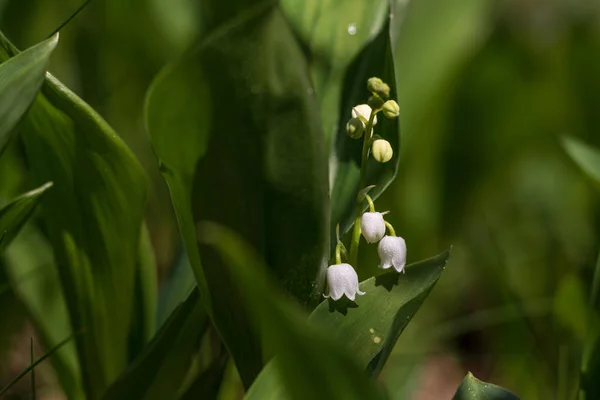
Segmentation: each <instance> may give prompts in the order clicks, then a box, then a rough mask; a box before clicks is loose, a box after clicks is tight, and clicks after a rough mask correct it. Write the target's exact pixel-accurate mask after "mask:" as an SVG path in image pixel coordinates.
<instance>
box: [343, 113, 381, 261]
mask: <svg viewBox="0 0 600 400" xmlns="http://www.w3.org/2000/svg"><path fill="white" fill-rule="evenodd" d="M375 114H376V111H375V110H371V115H370V116H369V122H367V127H366V129H365V137H364V139H363V146H362V157H361V161H360V182H359V184H358V190H359V192H360V191H361V190H363V188H364V187H365V186H367V182H366V181H367V160H368V159H369V147H370V145H371V137H372V136H373V121H374V120H375ZM362 212H363V207H362V200H360V201H357V203H356V212H355V215H356V217H355V218H354V229H353V231H352V242H351V244H350V257H349V259H350V260H349V261H350V265H352V266H354V268H357V267H358V263H357V261H358V245H359V243H360V217H361V215H362Z"/></svg>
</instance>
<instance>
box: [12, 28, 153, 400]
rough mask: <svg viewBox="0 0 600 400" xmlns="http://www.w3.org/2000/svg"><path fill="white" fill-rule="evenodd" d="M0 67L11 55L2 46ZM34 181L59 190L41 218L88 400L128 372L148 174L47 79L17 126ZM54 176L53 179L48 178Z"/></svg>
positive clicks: (49, 198)
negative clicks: (62, 292)
mask: <svg viewBox="0 0 600 400" xmlns="http://www.w3.org/2000/svg"><path fill="white" fill-rule="evenodd" d="M2 45H3V48H2V49H1V51H0V60H2V61H6V60H7V59H8V57H10V56H15V55H16V50H15V48H14V47H13V46H12V45H10V43H8V41H7V40H6V39H3V40H2ZM21 138H22V140H23V143H24V147H25V152H26V154H27V157H28V160H29V162H30V167H31V170H32V173H33V175H34V176H35V179H36V181H38V182H47V181H52V182H54V188H53V190H52V191H51V192H50V194H49V195H48V196H46V198H45V202H44V205H43V207H42V218H43V220H44V222H45V224H46V227H47V230H48V236H49V238H50V240H51V242H52V245H53V248H54V254H55V257H56V261H57V267H58V269H59V277H60V280H61V285H62V288H63V291H64V295H65V299H66V301H67V306H68V308H69V315H70V319H71V324H72V327H73V331H74V332H80V333H81V334H80V335H77V337H76V344H77V349H78V357H79V362H80V365H81V368H82V369H83V370H84V371H85V373H84V374H82V378H83V382H84V387H85V391H86V394H87V396H88V398H90V399H95V398H98V397H99V396H100V394H101V393H102V392H103V391H104V390H105V389H106V387H107V385H108V384H109V383H110V382H111V381H112V380H113V379H115V378H116V376H117V375H118V374H119V373H120V372H121V371H122V370H123V369H124V368H125V366H126V365H127V362H128V354H129V350H128V347H129V340H130V338H129V330H130V327H131V323H132V321H133V318H134V301H133V297H132V296H131V295H130V294H131V293H134V292H135V287H136V281H135V276H136V263H137V258H138V245H137V243H139V240H140V229H141V224H142V211H143V204H144V201H145V186H146V185H145V180H144V173H143V171H142V169H141V168H140V166H139V164H138V163H137V161H136V160H135V158H134V157H133V155H132V154H131V153H130V151H129V150H128V149H127V147H126V146H125V145H124V144H123V143H122V142H121V140H120V139H119V138H118V137H117V136H116V134H115V133H114V131H112V129H111V128H110V127H109V126H108V125H107V124H106V122H104V121H103V120H102V119H101V118H100V116H99V115H98V114H97V113H96V112H95V111H94V110H93V109H92V108H91V107H89V106H88V105H87V104H85V103H84V102H83V101H82V100H81V99H79V98H78V97H77V96H76V95H75V94H73V93H72V92H71V91H69V90H68V89H67V88H66V87H64V86H63V85H62V84H61V83H60V82H58V81H57V80H56V79H55V78H53V77H52V76H50V75H48V76H47V78H46V80H45V82H44V84H43V86H42V93H41V94H40V95H39V96H38V98H37V100H36V101H35V102H34V104H33V105H32V107H31V109H30V110H29V112H28V114H27V117H26V118H25V119H24V120H23V123H22V127H21ZM49 177H50V179H48V178H49Z"/></svg>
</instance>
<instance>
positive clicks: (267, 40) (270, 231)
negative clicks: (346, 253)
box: [146, 2, 329, 387]
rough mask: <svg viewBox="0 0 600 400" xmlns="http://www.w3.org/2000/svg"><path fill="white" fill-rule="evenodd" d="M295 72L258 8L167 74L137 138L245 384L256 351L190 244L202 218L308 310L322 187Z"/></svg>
mask: <svg viewBox="0 0 600 400" xmlns="http://www.w3.org/2000/svg"><path fill="white" fill-rule="evenodd" d="M307 69H308V68H307V63H306V60H305V57H304V55H303V53H302V52H301V50H300V48H299V47H298V44H297V43H296V42H295V39H294V36H293V34H292V32H291V30H290V28H289V27H288V25H287V23H286V21H285V19H284V17H283V16H282V14H281V12H280V11H279V10H278V8H277V6H275V5H273V4H272V3H270V2H269V3H260V4H259V5H257V6H256V7H254V8H252V9H251V10H247V11H246V12H244V13H241V14H240V15H239V16H238V17H236V18H235V19H234V20H233V21H232V22H231V23H230V24H228V25H227V26H225V27H223V28H222V29H220V30H219V31H218V32H215V33H214V34H213V35H212V36H210V37H207V38H205V40H204V41H203V42H202V43H201V44H200V46H199V47H198V49H197V50H196V51H194V52H192V53H191V54H189V55H188V56H187V57H185V58H184V59H182V60H180V61H179V62H177V63H175V64H173V65H171V66H169V67H167V69H165V70H164V71H163V72H162V73H161V74H160V75H159V76H158V77H157V78H156V80H155V81H154V83H153V85H152V87H151V89H150V91H149V94H148V100H147V107H146V119H147V126H148V131H149V133H150V136H151V139H152V144H153V147H154V150H155V153H156V154H157V156H158V158H159V159H160V164H161V170H162V172H163V175H164V176H165V179H166V181H167V183H168V185H169V189H170V192H171V197H172V200H173V204H174V207H175V211H176V214H177V219H178V222H179V226H180V230H181V233H182V236H183V239H184V243H185V247H186V251H187V254H188V256H189V257H190V263H191V265H192V268H193V270H194V274H195V276H196V279H197V281H198V288H199V290H200V293H201V297H202V301H203V304H204V305H205V307H206V308H207V310H208V313H209V315H210V316H211V318H212V319H213V321H214V323H215V326H216V327H217V330H218V331H219V333H220V334H221V336H222V337H223V340H224V341H225V343H226V345H227V347H228V349H229V350H230V351H231V354H232V357H233V359H234V361H235V363H236V365H237V367H238V370H239V372H240V376H241V378H242V380H243V382H244V383H245V385H246V386H247V387H248V386H249V384H250V383H251V382H252V380H253V379H254V378H255V377H256V375H257V374H258V373H259V371H260V369H261V368H262V362H261V361H260V358H261V357H260V354H261V352H260V348H259V346H258V343H257V340H256V338H255V337H253V335H252V334H251V329H250V328H249V322H248V321H247V319H246V317H245V316H244V313H243V312H241V311H240V309H239V302H240V300H239V296H238V295H237V293H236V291H235V290H234V289H233V282H232V281H231V278H228V277H227V276H226V275H224V274H223V272H222V271H223V269H224V267H223V266H222V261H221V260H220V259H219V258H218V257H217V255H216V254H215V253H214V251H213V250H211V249H210V248H207V247H203V246H198V243H197V240H196V239H197V238H196V230H195V225H196V223H197V222H198V221H200V220H203V219H205V218H210V219H212V220H214V221H215V222H219V223H221V224H223V225H226V226H228V227H231V228H232V229H234V230H235V231H236V232H238V233H239V234H241V235H242V236H243V238H244V239H245V240H247V241H248V242H250V243H251V244H252V245H253V247H254V248H256V249H259V251H260V253H261V256H262V257H263V258H265V259H266V260H267V261H268V262H269V265H270V268H271V272H272V273H273V275H274V276H276V277H277V278H278V279H279V281H280V282H281V283H282V284H283V286H284V287H285V290H286V291H287V292H289V293H290V294H292V295H293V296H294V297H296V298H297V299H298V300H299V301H300V302H302V303H304V304H310V303H315V302H316V301H317V299H318V297H319V296H320V289H321V288H322V283H323V278H324V275H323V273H324V268H325V266H326V261H325V258H326V253H327V250H328V249H327V248H328V245H327V237H328V235H329V233H328V218H327V206H328V194H327V193H328V187H327V165H326V162H325V161H326V156H325V148H324V144H323V137H322V132H321V129H320V121H319V112H318V107H317V105H316V101H315V98H314V96H313V95H312V94H311V93H312V87H311V83H310V79H309V76H308V70H307ZM240 199H243V201H240ZM201 258H202V262H201Z"/></svg>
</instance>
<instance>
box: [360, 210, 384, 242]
mask: <svg viewBox="0 0 600 400" xmlns="http://www.w3.org/2000/svg"><path fill="white" fill-rule="evenodd" d="M360 230H361V231H362V234H363V236H364V238H365V240H366V241H367V243H377V242H379V241H380V240H381V238H382V237H383V236H384V235H385V221H384V220H383V215H381V213H378V212H366V213H364V214H363V215H362V217H361V219H360Z"/></svg>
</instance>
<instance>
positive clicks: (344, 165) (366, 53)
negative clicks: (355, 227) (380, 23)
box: [330, 24, 400, 232]
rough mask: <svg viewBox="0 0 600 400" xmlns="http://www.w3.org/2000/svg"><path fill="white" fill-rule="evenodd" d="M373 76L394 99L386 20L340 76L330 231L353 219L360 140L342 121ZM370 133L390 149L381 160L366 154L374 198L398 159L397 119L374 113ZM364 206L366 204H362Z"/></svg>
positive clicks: (362, 100) (365, 96) (360, 100)
mask: <svg viewBox="0 0 600 400" xmlns="http://www.w3.org/2000/svg"><path fill="white" fill-rule="evenodd" d="M372 76H377V77H380V78H381V79H383V81H385V82H387V83H388V84H389V85H390V87H391V91H390V97H391V98H392V99H396V98H397V95H396V88H395V76H394V60H393V56H392V49H391V47H390V36H389V24H386V25H385V26H384V28H383V29H382V30H381V31H380V33H379V35H377V37H376V38H375V39H374V40H373V41H372V42H370V43H369V44H368V45H367V46H366V47H365V48H364V49H363V51H362V52H361V53H360V54H359V55H358V57H357V58H356V59H355V61H354V62H353V63H352V64H351V65H350V67H349V69H348V70H347V72H346V76H345V79H344V86H343V91H342V100H341V104H342V108H341V111H340V116H341V119H340V121H339V123H338V130H337V136H336V139H335V143H334V147H335V150H334V151H333V153H332V156H331V157H332V158H331V159H330V168H331V175H332V177H334V178H333V183H332V186H331V232H334V231H335V230H334V228H335V226H336V225H337V224H340V229H341V231H342V232H345V231H347V230H348V229H349V228H350V227H351V226H352V223H353V220H354V216H355V211H356V210H355V208H356V195H357V193H358V192H359V190H361V189H363V188H359V182H360V164H361V154H362V140H355V139H352V138H350V137H349V136H348V135H347V134H346V131H345V126H346V122H347V121H348V120H349V119H350V117H351V110H352V107H354V106H355V105H357V104H361V103H366V101H367V99H368V97H369V95H370V93H369V92H368V91H367V87H366V86H367V80H368V79H369V78H370V77H372ZM377 119H378V123H377V125H375V129H374V134H377V135H380V136H381V137H383V138H384V139H386V140H387V141H388V142H390V144H391V146H392V149H393V151H394V156H393V158H392V159H391V160H390V161H389V162H387V163H385V164H381V163H378V162H376V161H375V160H373V158H372V157H371V158H369V160H368V162H367V167H366V168H367V176H366V182H365V183H366V184H365V187H366V186H369V185H375V188H374V189H372V190H371V191H370V192H369V195H370V196H371V197H372V198H374V199H375V198H377V197H379V195H380V194H381V193H383V191H384V190H385V189H386V188H387V187H388V186H389V184H390V183H391V182H392V180H393V179H394V177H395V176H396V172H397V171H398V162H399V160H400V158H399V155H400V122H399V119H396V120H389V119H387V118H385V117H384V116H383V115H381V114H380V115H379V116H378V118H377ZM364 207H366V204H365V205H364Z"/></svg>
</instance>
